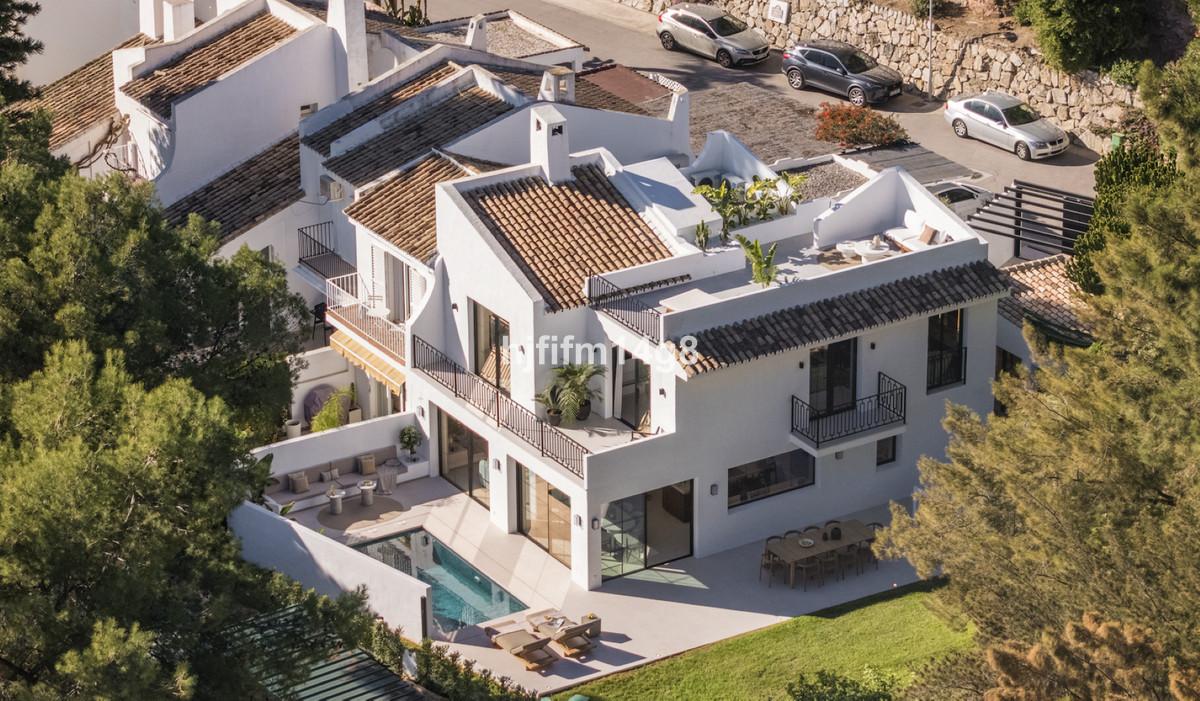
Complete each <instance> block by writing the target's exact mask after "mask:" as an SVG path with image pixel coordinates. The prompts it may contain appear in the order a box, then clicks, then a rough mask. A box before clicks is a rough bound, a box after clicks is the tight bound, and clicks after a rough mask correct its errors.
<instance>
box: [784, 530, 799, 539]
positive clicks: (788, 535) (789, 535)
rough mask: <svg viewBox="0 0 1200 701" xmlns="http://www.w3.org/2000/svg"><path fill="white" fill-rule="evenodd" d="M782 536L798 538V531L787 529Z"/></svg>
mask: <svg viewBox="0 0 1200 701" xmlns="http://www.w3.org/2000/svg"><path fill="white" fill-rule="evenodd" d="M783 537H784V538H799V537H800V531H796V530H792V531H788V532H787V533H784V534H783Z"/></svg>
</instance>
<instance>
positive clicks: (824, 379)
mask: <svg viewBox="0 0 1200 701" xmlns="http://www.w3.org/2000/svg"><path fill="white" fill-rule="evenodd" d="M809 365H810V369H809V373H808V403H809V404H810V405H812V407H813V409H814V410H815V411H816V412H817V415H818V416H825V415H828V414H836V413H837V412H839V411H844V410H846V409H850V408H852V407H853V406H854V400H855V395H856V394H857V390H858V388H857V380H858V339H857V338H848V339H846V340H845V341H838V342H837V343H830V344H829V345H827V346H821V347H819V348H814V349H813V350H812V352H811V353H810V354H809Z"/></svg>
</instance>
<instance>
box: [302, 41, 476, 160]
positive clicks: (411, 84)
mask: <svg viewBox="0 0 1200 701" xmlns="http://www.w3.org/2000/svg"><path fill="white" fill-rule="evenodd" d="M458 70H459V69H458V68H455V67H454V66H451V65H449V64H447V63H445V62H442V63H439V64H437V65H435V66H433V67H431V68H430V69H429V70H427V71H425V72H424V73H421V74H419V75H416V76H413V77H412V78H411V79H410V80H408V81H407V82H404V83H402V84H400V85H397V86H396V87H394V88H392V89H391V90H389V91H388V92H386V93H383V94H382V95H380V96H379V97H376V98H375V99H374V100H371V101H370V102H368V103H366V104H364V105H362V106H361V107H359V108H358V109H356V110H354V111H353V112H351V113H349V114H347V115H346V116H344V117H342V118H341V119H338V120H336V121H333V122H330V123H329V125H327V126H326V127H324V128H323V129H320V130H319V131H316V132H313V133H312V134H309V135H308V136H305V137H304V139H303V141H304V145H305V146H308V147H309V148H312V149H313V150H315V151H317V152H318V153H320V154H321V155H323V156H328V155H329V147H330V146H331V145H332V144H333V142H334V141H336V140H338V139H340V138H342V137H343V136H345V135H346V134H349V133H350V132H352V131H354V130H355V129H357V128H359V127H361V126H362V125H364V124H366V123H367V122H370V121H371V120H373V119H375V118H376V117H378V116H379V115H381V114H383V113H384V112H387V111H388V110H391V109H394V108H395V107H397V106H399V105H400V104H401V103H403V102H404V101H405V100H407V99H409V98H411V97H413V96H415V95H417V94H418V93H420V92H421V91H423V90H425V88H428V87H429V86H431V85H434V84H436V83H438V82H440V81H442V80H444V79H446V78H449V77H450V76H451V75H453V74H454V73H456V72H457V71H458Z"/></svg>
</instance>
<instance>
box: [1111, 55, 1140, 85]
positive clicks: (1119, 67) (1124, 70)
mask: <svg viewBox="0 0 1200 701" xmlns="http://www.w3.org/2000/svg"><path fill="white" fill-rule="evenodd" d="M1141 70H1142V62H1141V61H1133V60H1130V59H1127V58H1121V59H1117V60H1116V61H1113V62H1112V63H1110V64H1109V65H1108V68H1106V69H1104V75H1106V76H1108V77H1109V78H1111V79H1112V80H1113V81H1114V82H1116V83H1120V84H1121V85H1137V82H1138V73H1139V72H1141Z"/></svg>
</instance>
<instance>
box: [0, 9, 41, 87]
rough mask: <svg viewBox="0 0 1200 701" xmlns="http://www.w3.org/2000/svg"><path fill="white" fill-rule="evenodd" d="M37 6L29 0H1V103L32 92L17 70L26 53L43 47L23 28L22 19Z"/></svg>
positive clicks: (34, 51) (38, 50) (27, 17)
mask: <svg viewBox="0 0 1200 701" xmlns="http://www.w3.org/2000/svg"><path fill="white" fill-rule="evenodd" d="M40 9H41V8H40V7H39V6H38V4H37V3H36V2H28V0H0V107H2V106H4V105H5V104H7V103H10V102H15V101H17V100H23V99H25V98H27V97H29V96H30V95H31V94H33V89H32V88H31V87H30V85H29V83H28V82H26V81H23V80H18V79H17V77H16V72H17V66H19V65H21V64H22V63H24V62H25V59H26V57H28V56H29V54H35V53H41V51H42V44H41V42H39V41H35V40H33V39H30V38H29V37H27V36H25V35H24V33H23V32H22V28H23V25H24V24H25V22H26V21H27V20H28V19H29V18H30V17H31V16H33V15H35V14H37V12H38V10H40Z"/></svg>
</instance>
